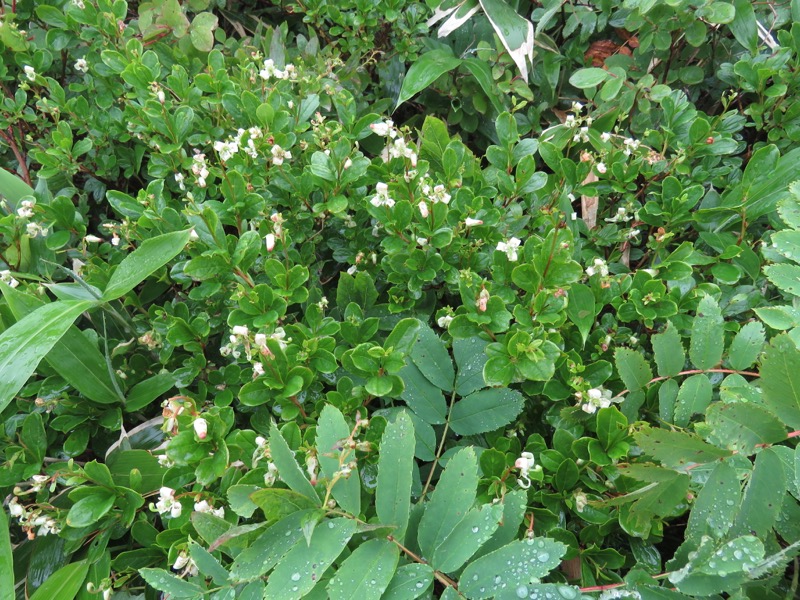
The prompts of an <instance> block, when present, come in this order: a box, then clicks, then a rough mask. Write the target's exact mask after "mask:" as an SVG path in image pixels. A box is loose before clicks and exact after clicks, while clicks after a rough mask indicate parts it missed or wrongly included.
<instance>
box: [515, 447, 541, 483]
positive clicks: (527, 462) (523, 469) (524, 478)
mask: <svg viewBox="0 0 800 600" xmlns="http://www.w3.org/2000/svg"><path fill="white" fill-rule="evenodd" d="M535 467H536V461H535V460H534V458H533V454H532V453H530V452H523V453H522V454H521V455H520V457H519V458H518V459H517V460H516V461H515V462H514V468H515V469H519V478H518V479H517V483H518V484H519V486H520V487H521V488H523V489H526V490H527V489H528V488H529V487H531V480H530V476H529V473H530V472H531V469H534V468H535ZM538 468H539V469H541V467H538Z"/></svg>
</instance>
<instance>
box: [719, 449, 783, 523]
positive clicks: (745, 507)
mask: <svg viewBox="0 0 800 600" xmlns="http://www.w3.org/2000/svg"><path fill="white" fill-rule="evenodd" d="M785 493H786V475H785V471H784V468H783V464H782V462H781V459H780V457H779V456H778V455H777V453H775V451H773V450H772V449H769V448H768V449H766V450H763V451H761V452H759V453H758V455H757V456H756V462H755V467H754V469H753V474H752V475H751V476H750V481H749V482H748V483H747V489H746V490H745V492H744V497H743V498H742V505H741V508H740V510H739V513H738V514H737V515H736V521H735V522H734V524H733V528H732V530H731V533H732V534H733V535H744V534H748V533H752V534H753V535H757V536H758V537H761V538H763V537H764V536H766V535H767V533H768V532H769V531H770V529H772V527H773V526H774V525H775V520H776V519H777V518H778V514H779V513H780V510H781V504H782V503H783V495H784V494H785Z"/></svg>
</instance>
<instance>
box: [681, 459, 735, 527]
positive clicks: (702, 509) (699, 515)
mask: <svg viewBox="0 0 800 600" xmlns="http://www.w3.org/2000/svg"><path fill="white" fill-rule="evenodd" d="M741 497H742V490H741V488H740V487H739V478H738V477H737V475H736V470H735V469H734V468H733V467H731V466H730V465H729V464H728V463H727V462H721V463H719V464H718V465H717V466H716V467H714V470H713V471H712V472H711V475H709V477H708V480H707V481H706V483H705V484H704V485H703V487H702V489H701V490H700V494H699V495H698V496H697V500H696V501H695V503H694V507H693V508H692V512H690V513H689V524H688V526H687V528H686V537H687V539H690V540H693V541H695V542H697V543H699V542H700V539H701V538H702V537H703V536H704V535H711V536H712V537H714V538H716V539H721V538H722V537H723V536H724V535H725V534H726V533H728V530H729V529H730V528H731V526H732V525H733V521H734V518H735V517H736V513H737V512H738V511H739V503H740V502H741Z"/></svg>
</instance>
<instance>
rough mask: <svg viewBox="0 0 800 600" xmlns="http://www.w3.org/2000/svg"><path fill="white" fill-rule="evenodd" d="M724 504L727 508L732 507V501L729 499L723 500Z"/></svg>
mask: <svg viewBox="0 0 800 600" xmlns="http://www.w3.org/2000/svg"><path fill="white" fill-rule="evenodd" d="M725 504H727V505H728V506H733V505H734V501H733V500H731V499H730V498H728V499H727V500H725Z"/></svg>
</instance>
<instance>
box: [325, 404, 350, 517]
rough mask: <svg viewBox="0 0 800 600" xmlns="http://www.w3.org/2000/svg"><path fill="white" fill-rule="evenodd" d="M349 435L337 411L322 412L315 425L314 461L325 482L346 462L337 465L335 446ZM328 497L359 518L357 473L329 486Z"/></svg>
mask: <svg viewBox="0 0 800 600" xmlns="http://www.w3.org/2000/svg"><path fill="white" fill-rule="evenodd" d="M350 432H351V427H349V426H348V425H347V422H346V421H345V420H344V415H342V413H341V411H340V410H339V409H338V408H336V407H335V406H332V405H330V404H328V405H326V406H325V407H324V408H323V409H322V412H321V413H320V415H319V421H318V422H317V458H318V459H319V465H320V468H321V470H322V474H323V475H324V476H325V477H326V478H327V479H328V480H329V481H330V480H332V479H333V475H334V473H336V471H338V470H339V468H340V467H341V466H342V464H346V463H347V462H349V459H345V460H344V461H343V463H340V460H339V459H340V456H342V455H343V453H342V449H341V448H338V446H339V444H340V442H341V441H342V440H345V439H347V438H348V437H349V436H350ZM337 448H338V449H337ZM331 495H332V496H333V498H334V499H335V500H336V502H337V503H338V504H339V506H341V507H342V508H343V509H344V510H346V511H347V512H349V513H351V514H354V515H358V514H360V513H361V479H360V478H359V477H358V471H357V470H356V471H355V472H352V473H351V474H350V476H349V477H347V478H339V479H338V480H337V481H336V483H335V484H334V485H333V488H332V490H331Z"/></svg>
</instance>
